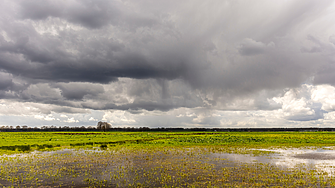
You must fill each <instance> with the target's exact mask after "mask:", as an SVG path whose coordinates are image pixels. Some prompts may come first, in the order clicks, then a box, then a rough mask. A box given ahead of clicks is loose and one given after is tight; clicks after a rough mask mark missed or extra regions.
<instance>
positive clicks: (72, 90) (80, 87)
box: [54, 83, 104, 100]
mask: <svg viewBox="0 0 335 188" xmlns="http://www.w3.org/2000/svg"><path fill="white" fill-rule="evenodd" d="M54 87H56V88H59V89H61V93H62V95H63V96H64V97H65V98H66V99H68V100H82V99H83V97H84V96H85V95H90V96H95V95H97V94H99V93H104V88H103V87H102V86H101V85H94V84H89V83H86V84H85V83H82V84H78V83H69V84H64V83H62V84H55V85H54Z"/></svg>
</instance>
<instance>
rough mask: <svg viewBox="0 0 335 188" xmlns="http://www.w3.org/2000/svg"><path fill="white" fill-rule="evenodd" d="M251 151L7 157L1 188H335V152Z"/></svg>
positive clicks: (104, 151) (96, 151) (1, 162)
mask: <svg viewBox="0 0 335 188" xmlns="http://www.w3.org/2000/svg"><path fill="white" fill-rule="evenodd" d="M248 150H250V153H249V154H240V153H238V152H230V153H227V152H225V150H221V149H220V147H182V148H173V147H171V148H160V149H154V150H153V149H143V148H142V149H135V148H124V149H123V148H114V149H113V148H92V149H62V150H58V151H47V152H40V151H34V152H30V153H23V154H13V155H3V156H2V157H1V158H0V166H1V173H0V178H1V180H0V186H4V187H10V186H14V187H166V186H167V187H172V186H173V187H185V186H193V187H230V186H234V187H268V186H284V187H306V186H309V187H333V186H335V178H334V167H335V151H333V150H332V148H318V149H317V148H312V149H292V148H290V149H248ZM253 150H257V151H260V153H258V154H256V155H255V154H252V153H255V152H254V151H253ZM256 153H257V152H256Z"/></svg>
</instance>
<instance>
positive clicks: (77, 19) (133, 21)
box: [19, 0, 155, 29]
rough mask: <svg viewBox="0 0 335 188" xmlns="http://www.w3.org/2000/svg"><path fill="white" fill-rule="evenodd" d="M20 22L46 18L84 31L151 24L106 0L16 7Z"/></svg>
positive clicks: (45, 0)
mask: <svg viewBox="0 0 335 188" xmlns="http://www.w3.org/2000/svg"><path fill="white" fill-rule="evenodd" d="M19 7H20V9H19V17H20V18H21V19H33V20H44V19H47V18H49V17H56V18H61V19H65V20H67V21H69V22H72V23H75V24H80V25H82V26H84V27H88V28H92V29H97V28H101V27H103V26H105V25H108V24H113V25H115V24H116V25H118V24H125V25H128V24H129V27H138V26H150V25H153V24H154V23H155V20H154V19H152V18H146V17H144V16H140V15H138V16H132V15H131V14H130V11H131V10H127V7H124V5H123V4H122V3H119V2H117V1H106V0H95V1H91V0H83V1H77V0H70V1H52V0H32V1H21V3H20V4H19Z"/></svg>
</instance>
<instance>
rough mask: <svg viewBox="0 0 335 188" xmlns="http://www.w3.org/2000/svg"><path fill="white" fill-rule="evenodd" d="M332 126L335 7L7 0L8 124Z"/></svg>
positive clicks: (2, 122)
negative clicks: (103, 122) (102, 122)
mask: <svg viewBox="0 0 335 188" xmlns="http://www.w3.org/2000/svg"><path fill="white" fill-rule="evenodd" d="M98 121H106V122H109V123H111V124H112V126H115V127H129V126H130V127H144V126H145V127H230V128H234V127H236V128H240V127H332V126H333V125H334V123H335V3H334V1H332V0H322V1H315V0H284V1H268V0H255V1H245V0H243V1H242V0H231V1H230V0H209V1H203V0H192V1H188V0H185V1H180V0H179V1H177V0H168V1H167V0H0V126H6V125H8V126H16V125H28V126H31V127H34V126H37V127H41V126H44V125H49V126H50V125H56V126H82V125H84V126H90V125H92V126H93V125H94V126H95V125H96V124H97V122H98Z"/></svg>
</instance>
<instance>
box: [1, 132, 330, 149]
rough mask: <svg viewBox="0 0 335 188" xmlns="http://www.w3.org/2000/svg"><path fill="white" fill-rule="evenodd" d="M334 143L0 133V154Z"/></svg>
mask: <svg viewBox="0 0 335 188" xmlns="http://www.w3.org/2000/svg"><path fill="white" fill-rule="evenodd" d="M120 145H123V146H127V147H139V146H141V147H166V146H176V147H178V146H229V147H233V146H236V147H239V146H243V147H246V148H259V147H308V146H316V147H321V146H334V145H335V133H333V132H303V133H301V132H6V133H5V132H0V154H5V153H7V154H10V153H20V152H29V151H32V150H42V151H43V150H52V149H59V148H61V147H97V146H102V147H109V146H120Z"/></svg>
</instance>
